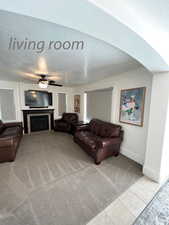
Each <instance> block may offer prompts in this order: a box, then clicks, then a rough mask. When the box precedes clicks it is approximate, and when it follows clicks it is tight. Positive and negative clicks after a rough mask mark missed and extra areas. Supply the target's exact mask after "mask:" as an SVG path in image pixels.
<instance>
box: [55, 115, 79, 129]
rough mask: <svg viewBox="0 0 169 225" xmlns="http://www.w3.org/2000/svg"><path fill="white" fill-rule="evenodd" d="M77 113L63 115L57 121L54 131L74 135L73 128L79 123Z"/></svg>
mask: <svg viewBox="0 0 169 225" xmlns="http://www.w3.org/2000/svg"><path fill="white" fill-rule="evenodd" d="M78 120H79V119H78V115H77V114H76V113H63V115H62V118H61V119H59V120H55V124H54V130H55V131H63V132H68V133H72V126H73V125H75V124H76V123H78Z"/></svg>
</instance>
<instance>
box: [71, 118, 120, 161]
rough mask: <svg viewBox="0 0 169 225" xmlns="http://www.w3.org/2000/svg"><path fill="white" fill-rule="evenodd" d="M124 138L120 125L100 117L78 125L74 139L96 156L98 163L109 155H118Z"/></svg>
mask: <svg viewBox="0 0 169 225" xmlns="http://www.w3.org/2000/svg"><path fill="white" fill-rule="evenodd" d="M122 140H123V131H122V130H121V126H120V125H116V124H112V123H108V122H104V121H101V120H98V119H93V120H91V121H90V123H89V124H88V125H84V126H80V127H78V128H77V132H76V133H75V135H74V141H75V142H76V143H78V144H79V145H80V146H81V147H82V148H83V149H84V150H85V151H86V152H87V153H88V154H89V155H91V156H92V157H93V158H94V160H95V163H96V164H100V163H101V161H102V160H104V159H105V158H107V157H109V156H118V155H119V151H120V145H121V142H122Z"/></svg>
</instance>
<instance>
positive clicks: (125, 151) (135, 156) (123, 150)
mask: <svg viewBox="0 0 169 225" xmlns="http://www.w3.org/2000/svg"><path fill="white" fill-rule="evenodd" d="M120 153H121V154H122V155H124V156H126V157H127V158H130V159H132V160H134V161H135V162H137V163H139V164H141V165H143V164H144V160H143V159H142V157H141V156H140V155H138V154H137V153H135V152H132V151H130V150H129V149H126V148H124V147H122V148H121V152H120Z"/></svg>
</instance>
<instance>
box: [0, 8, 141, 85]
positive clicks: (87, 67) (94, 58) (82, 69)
mask: <svg viewBox="0 0 169 225" xmlns="http://www.w3.org/2000/svg"><path fill="white" fill-rule="evenodd" d="M0 21H1V24H0V79H1V80H12V81H24V82H36V80H37V79H35V78H34V73H49V74H51V75H52V77H53V78H55V80H57V83H60V84H63V85H65V86H72V85H79V84H86V83H90V82H94V81H97V80H101V79H103V78H106V77H109V76H112V75H115V74H118V73H123V72H126V71H129V70H132V69H136V68H138V67H139V66H141V64H139V63H138V62H137V61H136V60H134V59H132V58H131V57H130V56H128V55H127V54H125V53H123V52H122V51H120V50H118V49H117V48H114V47H112V46H110V45H108V44H106V43H105V42H103V41H100V40H97V39H94V38H91V37H89V36H87V35H85V34H82V33H80V32H78V31H74V30H72V29H68V28H65V27H63V26H59V25H56V24H53V23H50V22H46V21H42V20H39V19H35V18H32V17H27V16H22V15H19V14H15V13H9V12H5V11H0ZM11 38H12V41H13V42H12V43H14V40H16V41H18V43H19V44H21V43H22V42H23V41H24V42H23V45H22V47H21V49H16V44H15V50H13V49H12V47H13V45H11V49H9V43H10V40H11ZM29 41H36V47H35V49H32V48H31V49H28V48H27V47H26V48H25V49H24V44H25V43H26V42H27V43H28V42H29ZM39 41H43V42H44V51H42V52H41V53H37V50H38V49H37V44H38V42H39ZM50 41H54V42H55V41H60V42H62V44H63V43H64V42H65V41H69V42H70V43H71V44H72V43H73V41H83V43H84V47H83V49H81V48H80V47H79V49H78V50H77V49H74V50H72V49H70V50H65V49H59V50H56V49H55V48H54V45H51V46H52V47H51V49H48V47H49V43H50ZM40 46H41V45H39V47H40ZM57 46H58V45H57ZM39 51H40V50H39Z"/></svg>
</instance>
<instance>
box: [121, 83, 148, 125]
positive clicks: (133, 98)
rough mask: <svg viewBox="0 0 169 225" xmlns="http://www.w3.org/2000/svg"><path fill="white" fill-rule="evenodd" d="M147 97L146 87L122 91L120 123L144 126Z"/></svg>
mask: <svg viewBox="0 0 169 225" xmlns="http://www.w3.org/2000/svg"><path fill="white" fill-rule="evenodd" d="M145 95H146V87H138V88H130V89H123V90H121V93H120V110H119V112H120V113H119V122H121V123H126V124H130V125H135V126H140V127H142V126H143V121H144V106H145Z"/></svg>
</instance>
